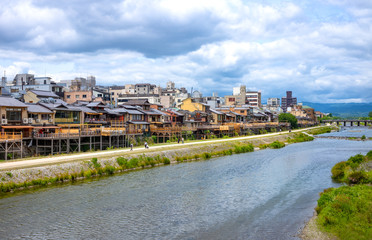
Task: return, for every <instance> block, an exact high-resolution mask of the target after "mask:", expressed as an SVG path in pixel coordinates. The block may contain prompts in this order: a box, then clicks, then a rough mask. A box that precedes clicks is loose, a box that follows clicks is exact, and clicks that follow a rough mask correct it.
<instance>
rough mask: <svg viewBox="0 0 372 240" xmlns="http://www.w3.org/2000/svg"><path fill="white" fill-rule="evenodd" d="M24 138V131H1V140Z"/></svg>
mask: <svg viewBox="0 0 372 240" xmlns="http://www.w3.org/2000/svg"><path fill="white" fill-rule="evenodd" d="M22 138H23V134H22V133H1V134H0V140H1V141H6V140H20V139H22Z"/></svg>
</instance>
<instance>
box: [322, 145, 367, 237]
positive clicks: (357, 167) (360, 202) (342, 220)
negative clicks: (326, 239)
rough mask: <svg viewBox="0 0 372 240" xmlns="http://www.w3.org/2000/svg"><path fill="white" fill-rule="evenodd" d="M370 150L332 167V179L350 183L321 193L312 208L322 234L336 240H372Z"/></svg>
mask: <svg viewBox="0 0 372 240" xmlns="http://www.w3.org/2000/svg"><path fill="white" fill-rule="evenodd" d="M370 161H372V151H369V152H368V153H367V154H366V156H363V155H361V154H357V155H355V156H352V157H350V158H349V159H348V160H347V161H343V162H339V163H337V164H336V165H335V166H334V167H333V168H332V179H334V180H336V181H338V182H343V183H347V184H350V185H349V186H342V187H339V188H329V189H326V190H324V192H323V193H321V194H320V198H319V200H318V206H317V207H316V208H315V210H316V212H317V214H318V217H317V223H318V226H319V228H320V229H321V230H322V231H325V232H329V233H331V234H333V235H335V236H337V237H338V238H339V239H345V240H346V239H347V240H354V239H355V240H357V239H358V240H364V239H365V240H369V239H372V186H371V169H370V168H371V166H370V164H369V163H370Z"/></svg>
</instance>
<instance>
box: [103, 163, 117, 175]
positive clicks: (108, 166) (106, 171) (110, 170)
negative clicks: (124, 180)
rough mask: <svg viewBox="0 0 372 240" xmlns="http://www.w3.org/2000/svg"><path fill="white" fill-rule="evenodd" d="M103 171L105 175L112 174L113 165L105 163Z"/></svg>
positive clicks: (113, 170)
mask: <svg viewBox="0 0 372 240" xmlns="http://www.w3.org/2000/svg"><path fill="white" fill-rule="evenodd" d="M104 171H105V173H106V174H107V175H112V174H114V172H115V167H114V166H111V165H106V166H105V168H104Z"/></svg>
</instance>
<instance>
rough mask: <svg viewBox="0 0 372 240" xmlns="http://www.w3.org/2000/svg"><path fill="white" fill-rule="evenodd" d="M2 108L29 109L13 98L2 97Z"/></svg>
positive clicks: (0, 101) (0, 99)
mask: <svg viewBox="0 0 372 240" xmlns="http://www.w3.org/2000/svg"><path fill="white" fill-rule="evenodd" d="M0 106H2V107H27V105H26V104H24V103H23V102H21V101H19V100H17V99H14V98H11V97H0Z"/></svg>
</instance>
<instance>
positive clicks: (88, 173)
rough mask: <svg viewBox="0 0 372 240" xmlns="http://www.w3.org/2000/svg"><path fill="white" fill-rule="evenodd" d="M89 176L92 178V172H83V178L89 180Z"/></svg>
mask: <svg viewBox="0 0 372 240" xmlns="http://www.w3.org/2000/svg"><path fill="white" fill-rule="evenodd" d="M91 176H92V171H90V170H87V171H85V172H84V177H85V178H90V177H91Z"/></svg>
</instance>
